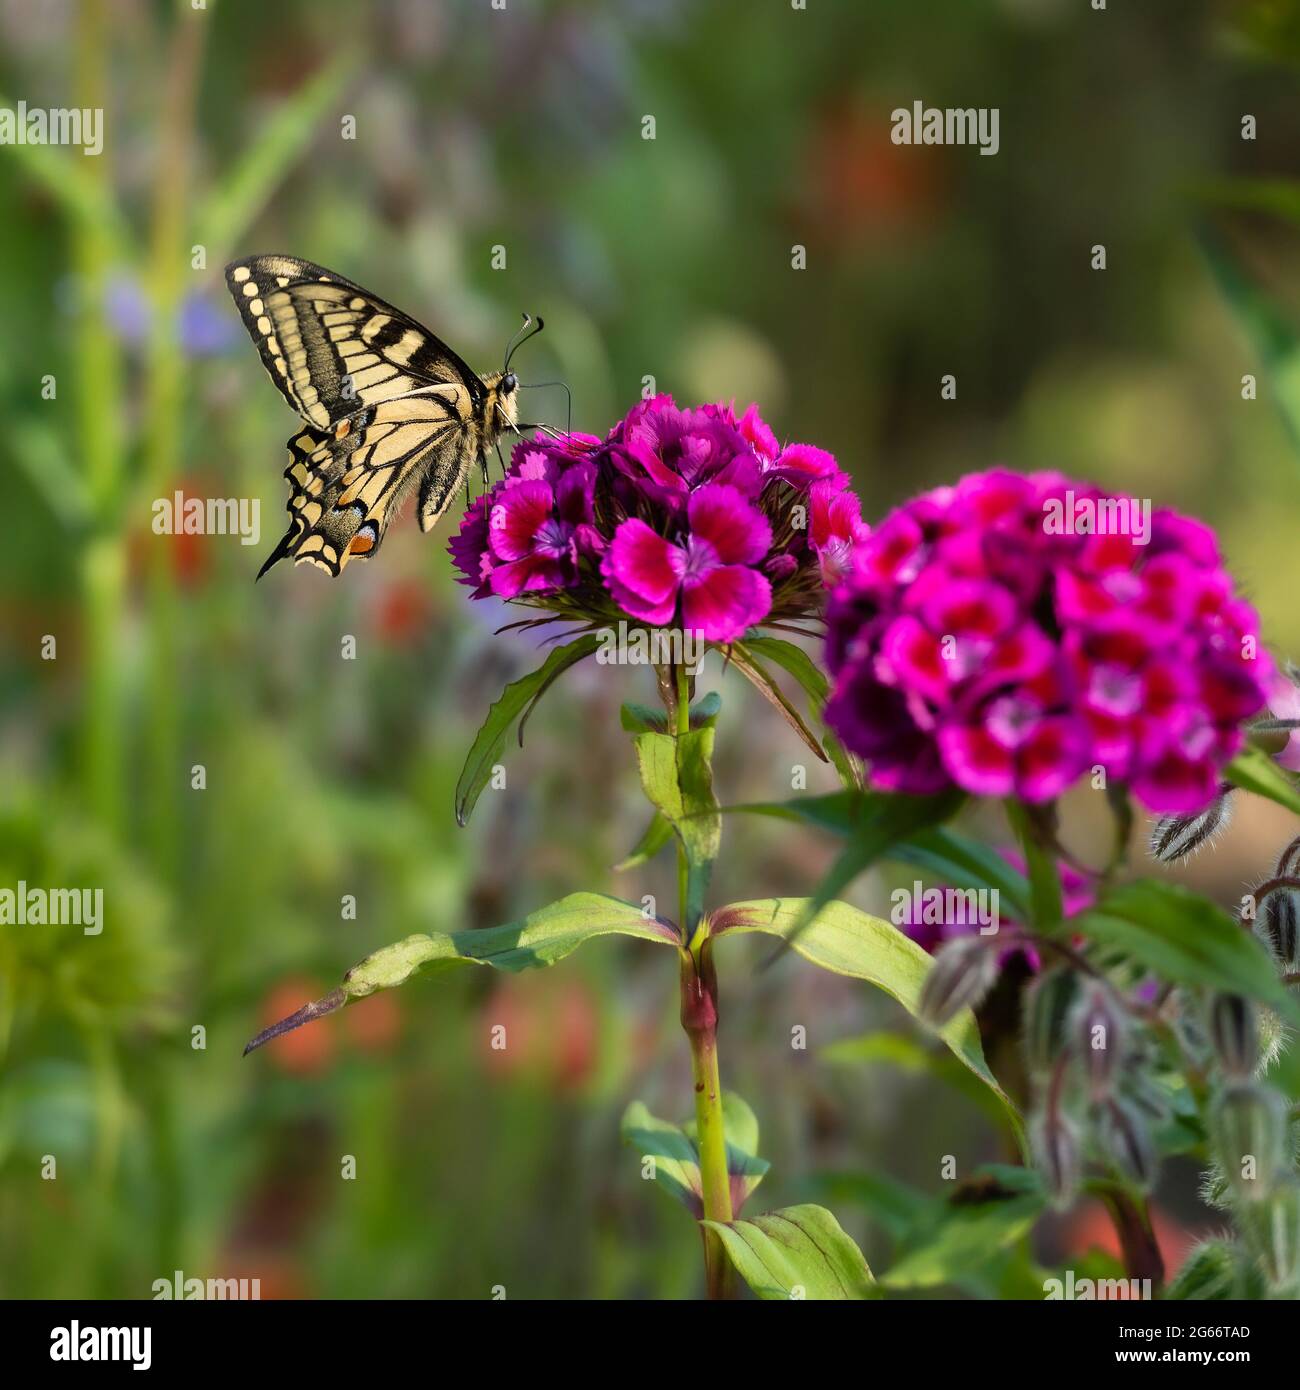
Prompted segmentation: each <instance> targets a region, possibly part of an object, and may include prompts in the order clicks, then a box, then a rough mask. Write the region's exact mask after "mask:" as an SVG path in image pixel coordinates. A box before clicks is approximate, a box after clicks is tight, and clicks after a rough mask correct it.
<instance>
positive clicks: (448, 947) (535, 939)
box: [244, 893, 681, 1055]
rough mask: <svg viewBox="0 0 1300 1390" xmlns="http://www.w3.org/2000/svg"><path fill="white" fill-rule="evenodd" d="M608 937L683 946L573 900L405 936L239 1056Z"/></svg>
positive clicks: (599, 902) (603, 904)
mask: <svg viewBox="0 0 1300 1390" xmlns="http://www.w3.org/2000/svg"><path fill="white" fill-rule="evenodd" d="M611 935H619V936H635V937H640V938H641V939H642V940H643V941H656V942H660V943H663V944H666V945H669V946H677V947H679V948H680V946H681V938H680V937H679V935H678V933H677V930H676V928H675V927H674V926H673V925H672V924H671V923H669V922H664V921H661V920H660V919H659V918H647V917H646V915H645V914H644V913H643V912H642V910H641V909H640V908H639V907H636V906H634V905H633V904H632V903H625V902H622V901H621V900H620V899H618V898H609V897H606V896H605V895H604V894H602V893H570V894H569V896H568V897H566V898H561V899H560V900H559V901H558V902H554V903H551V904H550V905H549V906H548V907H543V908H541V909H539V910H538V911H537V912H531V913H529V915H528V916H527V917H525V918H524V919H523V921H521V922H509V923H507V924H506V925H505V926H501V927H489V928H488V929H487V930H486V931H459V932H447V933H443V932H434V933H431V934H429V935H427V936H426V935H416V936H408V937H406V938H405V939H404V940H402V941H397V942H394V943H393V944H392V945H391V946H384V947H382V948H381V949H380V950H378V951H375V952H373V953H372V954H371V955H368V956H367V957H366V958H365V959H364V960H363V961H360V962H359V963H358V964H356V965H354V966H353V967H352V969H351V970H349V971H348V973H347V974H346V975H345V976H344V977H343V984H342V985H341V986H340V987H339V988H338V989H336V990H332V991H331V992H330V993H329V994H327V995H326V996H325V997H324V998H323V999H318V1000H316V1001H315V1002H313V1003H310V1004H305V1005H304V1006H303V1007H302V1008H301V1009H299V1010H298V1011H297V1012H296V1013H293V1014H290V1015H289V1016H288V1017H287V1018H284V1019H281V1020H280V1022H278V1023H274V1024H272V1025H271V1027H270V1028H267V1029H266V1030H264V1031H263V1032H261V1033H259V1034H258V1035H257V1037H255V1038H254V1039H253V1040H252V1042H250V1043H249V1044H248V1046H247V1047H246V1048H245V1049H244V1052H245V1055H247V1054H248V1053H249V1052H252V1051H253V1049H254V1048H258V1047H261V1046H262V1045H263V1044H264V1043H268V1042H270V1041H271V1039H272V1038H277V1037H279V1036H280V1034H281V1033H288V1032H290V1031H291V1030H292V1029H294V1028H300V1027H301V1026H302V1025H303V1024H304V1023H310V1022H312V1021H313V1020H314V1019H317V1018H321V1017H323V1016H324V1015H325V1014H329V1013H333V1012H334V1011H335V1010H336V1009H341V1008H343V1007H345V1006H346V1005H348V1004H351V1003H352V1002H353V1001H354V1000H357V999H364V998H366V996H367V995H371V994H375V993H376V992H378V991H379V990H382V989H396V988H397V986H398V985H403V984H405V983H406V982H407V981H408V980H410V979H414V978H415V977H416V976H417V975H440V974H444V973H445V972H447V971H449V970H455V969H459V968H460V967H461V966H466V965H490V966H492V967H493V968H494V969H497V970H505V971H507V972H509V973H511V974H514V973H517V972H518V971H521V970H532V969H536V968H538V967H540V966H546V965H554V964H555V963H556V961H559V960H563V959H564V957H565V956H567V955H569V954H570V953H571V952H573V951H576V950H577V949H578V947H579V946H581V945H582V944H583V943H584V942H587V941H592V940H594V939H595V938H596V937H599V936H611Z"/></svg>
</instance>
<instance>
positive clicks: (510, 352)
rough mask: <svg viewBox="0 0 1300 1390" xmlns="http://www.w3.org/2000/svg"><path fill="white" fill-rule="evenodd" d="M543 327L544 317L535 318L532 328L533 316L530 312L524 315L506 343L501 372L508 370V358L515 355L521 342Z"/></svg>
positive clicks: (536, 333) (524, 341)
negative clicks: (534, 324)
mask: <svg viewBox="0 0 1300 1390" xmlns="http://www.w3.org/2000/svg"><path fill="white" fill-rule="evenodd" d="M545 327H546V321H545V320H544V319H540V318H539V319H538V320H537V326H536V327H535V328H534V327H533V316H532V315H531V314H525V315H524V321H523V323H522V324H521V325H520V327H519V328H517V329H516V330H515V336H514V337H513V338H511V339H510V341H509V342H508V343H507V344H506V360H505V361H504V362H503V363H502V364H501V370H502V371H503V372H507V371H509V370H510V359H511V358H512V357H513V356H514V355H515V349H516V348H517V347H518V346H519V345H520V344H521V343H526V342H527V341H528V339H529V338H535V337H536V336H537V335H538V334H539V333H540V332H541V331H542V329H543V328H545Z"/></svg>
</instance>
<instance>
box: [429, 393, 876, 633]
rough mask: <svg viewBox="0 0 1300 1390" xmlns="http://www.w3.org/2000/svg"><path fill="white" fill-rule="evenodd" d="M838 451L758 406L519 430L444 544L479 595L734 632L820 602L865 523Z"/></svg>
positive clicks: (654, 404) (640, 411) (654, 409)
mask: <svg viewBox="0 0 1300 1390" xmlns="http://www.w3.org/2000/svg"><path fill="white" fill-rule="evenodd" d="M848 484H849V480H848V477H847V476H846V475H845V474H844V473H842V472H841V471H840V470H839V468H838V467H837V466H836V463H835V460H834V458H833V457H832V456H831V455H830V454H828V453H826V452H825V451H824V450H822V449H817V448H814V447H813V446H812V445H810V444H790V445H786V446H785V447H784V448H782V447H781V446H779V445H778V443H777V441H776V438H775V436H774V435H773V433H772V431H771V430H770V429H769V428H768V426H767V425H766V424H765V423H764V422H763V420H762V419H760V418H759V415H758V412H757V410H756V409H755V407H754V406H750V408H749V409H748V410H747V411H746V412H745V413H744V415H742V416H739V417H738V416H737V415H736V414H735V411H734V410H733V409H732V408H731V407H730V406H728V405H721V404H715V405H706V406H702V407H700V408H698V409H681V408H679V407H678V406H676V405H675V404H674V403H673V401H672V398H671V397H669V396H656V397H654V398H653V399H651V400H647V401H644V402H642V403H641V404H640V405H638V406H636V407H635V409H633V410H632V411H631V412H630V413H629V414H628V416H627V417H626V418H625V419H624V420H622V421H621V422H620V423H619V424H618V425H616V426H615V427H614V429H613V430H611V431H610V433H609V435H608V436H607V437H606V438H605V439H604V440H603V441H602V440H599V439H596V438H594V437H593V436H590V435H570V436H567V437H566V438H564V439H562V440H557V441H548V440H541V439H532V440H525V441H523V442H521V443H520V444H518V445H516V447H515V449H514V452H513V454H512V456H511V461H510V467H509V469H508V470H507V473H506V476H505V478H504V479H502V481H501V482H499V483H497V484H496V485H495V486H494V487H493V488H492V489H491V490H490V491H489V492H487V493H485V494H484V495H483V496H481V497H480V498H479V499H478V500H477V501H476V502H475V503H474V504H473V506H471V507H470V509H469V511H468V512H467V513H466V514H465V518H464V520H463V521H462V523H461V527H460V530H459V532H458V533H457V535H456V536H455V537H453V539H452V541H451V544H450V551H451V555H452V559H453V561H454V563H455V565H456V567H457V568H458V569H459V570H460V572H461V576H462V582H463V583H466V584H470V585H472V586H473V587H474V591H475V592H474V597H475V598H482V597H486V596H487V595H489V594H495V595H497V596H498V597H500V598H506V599H517V600H520V601H522V602H525V603H531V604H533V605H534V606H538V607H546V608H552V609H555V610H558V611H561V612H564V613H568V614H570V615H572V616H574V617H581V618H585V619H588V620H594V621H610V620H616V619H617V618H619V617H620V616H622V617H626V618H630V619H632V620H634V621H637V622H641V623H645V624H647V625H650V626H654V627H663V626H670V625H674V624H679V625H680V626H681V627H682V629H684V630H685V631H689V632H694V633H697V634H698V635H700V636H701V637H702V638H703V639H704V640H705V641H708V642H717V643H724V644H725V643H728V642H733V641H736V640H737V639H738V638H740V637H741V636H743V634H744V633H745V631H746V629H748V628H750V627H752V626H754V625H755V624H758V623H761V622H764V621H776V620H789V619H794V618H800V617H807V616H811V615H815V614H818V613H820V611H821V606H822V600H823V595H824V591H825V589H826V588H827V587H829V586H831V585H833V584H835V583H837V582H839V581H840V580H841V579H842V578H843V577H844V575H845V574H847V572H848V569H849V566H850V563H851V560H852V555H853V549H854V546H855V544H857V543H858V542H860V541H861V540H862V539H863V538H865V536H866V535H867V534H868V528H867V527H866V526H865V525H864V524H863V522H862V520H861V512H860V508H859V504H858V499H857V497H856V495H855V494H854V493H853V492H852V490H851V489H850V488H849V485H848Z"/></svg>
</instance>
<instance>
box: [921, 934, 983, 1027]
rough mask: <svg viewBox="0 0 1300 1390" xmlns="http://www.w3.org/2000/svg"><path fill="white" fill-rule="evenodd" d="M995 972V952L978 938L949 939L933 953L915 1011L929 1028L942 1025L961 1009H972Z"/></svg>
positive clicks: (981, 997)
mask: <svg viewBox="0 0 1300 1390" xmlns="http://www.w3.org/2000/svg"><path fill="white" fill-rule="evenodd" d="M997 975H998V957H997V952H996V951H994V950H990V949H989V946H988V944H987V943H986V942H985V941H984V940H982V939H981V938H980V937H978V936H967V937H960V938H958V939H957V940H956V941H950V942H949V943H948V944H947V945H946V946H945V947H944V948H943V949H942V950H941V951H940V952H939V954H938V955H937V956H935V958H934V964H933V965H931V967H930V973H929V974H928V975H927V976H926V977H925V983H924V984H923V985H922V986H921V998H920V1000H919V1002H918V1004H917V1012H918V1013H919V1015H920V1016H921V1018H923V1019H924V1020H925V1021H926V1022H927V1023H929V1024H930V1025H931V1026H932V1027H935V1028H942V1027H943V1025H944V1024H945V1023H948V1022H949V1021H950V1020H951V1019H953V1018H955V1017H956V1016H957V1015H958V1014H959V1013H961V1011H962V1010H963V1009H973V1008H974V1007H975V1005H976V1004H978V1003H979V1002H980V1000H981V999H983V998H984V996H985V995H986V994H987V993H988V992H989V990H990V989H991V988H992V987H993V982H994V980H996V979H997Z"/></svg>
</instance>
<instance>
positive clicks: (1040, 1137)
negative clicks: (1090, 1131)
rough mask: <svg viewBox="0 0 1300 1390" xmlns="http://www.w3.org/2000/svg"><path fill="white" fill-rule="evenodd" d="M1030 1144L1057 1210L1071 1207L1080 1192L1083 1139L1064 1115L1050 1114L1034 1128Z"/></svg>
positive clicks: (1036, 1121)
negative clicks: (1080, 1147) (1080, 1149)
mask: <svg viewBox="0 0 1300 1390" xmlns="http://www.w3.org/2000/svg"><path fill="white" fill-rule="evenodd" d="M1029 1143H1030V1147H1031V1149H1032V1150H1033V1154H1034V1162H1035V1165H1036V1167H1037V1168H1038V1171H1039V1173H1040V1174H1041V1175H1042V1179H1043V1189H1044V1191H1046V1193H1047V1196H1048V1198H1049V1199H1050V1201H1051V1203H1052V1205H1053V1206H1056V1207H1067V1206H1069V1205H1070V1203H1071V1201H1072V1200H1073V1199H1074V1194H1075V1193H1076V1192H1077V1191H1078V1188H1079V1175H1080V1167H1081V1164H1080V1155H1079V1138H1078V1134H1077V1133H1076V1131H1075V1128H1074V1126H1073V1124H1072V1123H1071V1122H1070V1121H1069V1120H1068V1119H1066V1117H1065V1116H1064V1115H1063V1114H1061V1113H1060V1111H1051V1110H1049V1111H1046V1112H1044V1113H1043V1114H1042V1115H1040V1116H1038V1117H1037V1118H1036V1119H1035V1120H1034V1122H1033V1123H1032V1124H1031V1125H1030V1129H1029Z"/></svg>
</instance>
